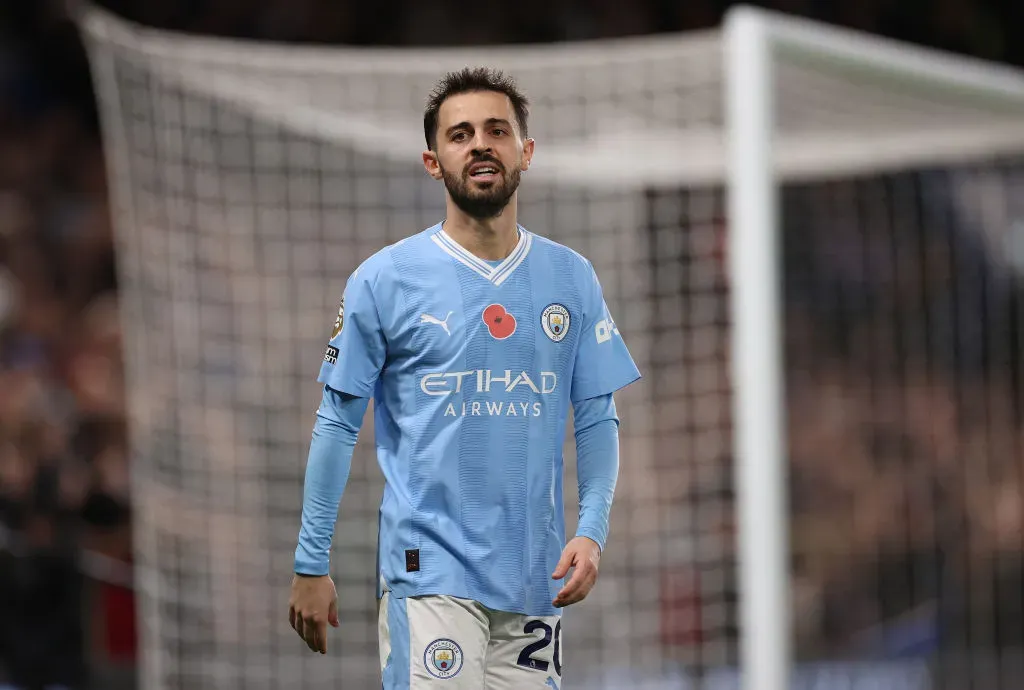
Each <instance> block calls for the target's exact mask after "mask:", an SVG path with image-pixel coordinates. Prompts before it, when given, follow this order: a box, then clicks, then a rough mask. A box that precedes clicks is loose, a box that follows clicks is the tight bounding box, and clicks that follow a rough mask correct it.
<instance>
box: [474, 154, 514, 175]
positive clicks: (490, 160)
mask: <svg viewBox="0 0 1024 690" xmlns="http://www.w3.org/2000/svg"><path fill="white" fill-rule="evenodd" d="M477 163H490V164H492V165H493V166H494V167H496V168H497V169H498V170H500V171H502V172H504V171H505V166H504V165H502V164H501V161H499V160H498V159H497V158H494V157H493V156H474V157H473V160H471V161H470V162H469V163H467V164H466V167H465V170H466V171H468V170H469V169H470V168H471V167H473V166H474V165H476V164H477Z"/></svg>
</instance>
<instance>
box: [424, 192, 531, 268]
mask: <svg viewBox="0 0 1024 690" xmlns="http://www.w3.org/2000/svg"><path fill="white" fill-rule="evenodd" d="M442 227H443V228H444V231H445V232H446V233H448V236H449V237H451V238H452V239H453V240H455V241H456V242H458V243H459V244H460V245H461V246H462V247H463V248H465V249H466V250H468V251H469V252H470V253H471V254H473V255H474V256H477V257H479V258H481V259H483V260H485V261H501V260H502V259H504V258H505V257H507V256H508V255H509V254H511V253H512V250H513V249H515V248H516V244H517V243H518V242H519V230H518V227H517V225H516V199H515V196H514V195H513V197H512V198H511V199H509V202H508V205H507V206H505V208H504V210H503V211H502V212H501V213H500V214H498V215H497V216H494V217H493V218H474V217H473V216H470V215H467V214H466V212H465V211H463V210H462V209H461V208H459V207H458V206H456V205H455V204H454V203H452V201H451V199H449V200H448V203H447V218H446V219H445V221H444V224H443V225H442Z"/></svg>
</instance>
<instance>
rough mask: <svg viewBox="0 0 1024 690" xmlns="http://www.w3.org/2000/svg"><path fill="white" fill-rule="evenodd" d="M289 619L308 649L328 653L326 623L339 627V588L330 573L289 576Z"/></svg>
mask: <svg viewBox="0 0 1024 690" xmlns="http://www.w3.org/2000/svg"><path fill="white" fill-rule="evenodd" d="M288 622H289V623H291V626H292V629H293V630H295V632H297V633H298V634H299V637H301V638H302V639H303V640H304V641H305V642H306V645H307V646H308V647H309V648H310V650H312V651H314V652H320V653H321V654H326V653H327V624H328V623H330V624H331V626H332V627H335V628H337V627H338V590H336V589H335V588H334V580H332V579H331V578H330V576H329V575H320V576H314V577H310V576H306V575H296V576H295V577H293V578H292V594H291V597H290V599H289V600H288Z"/></svg>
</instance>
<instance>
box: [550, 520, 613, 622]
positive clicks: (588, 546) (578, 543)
mask: <svg viewBox="0 0 1024 690" xmlns="http://www.w3.org/2000/svg"><path fill="white" fill-rule="evenodd" d="M600 562H601V547H600V546H598V545H597V542H596V541H594V540H593V539H591V538H590V537H574V538H573V539H571V540H570V541H569V543H568V544H566V545H565V549H564V550H563V551H562V557H561V558H560V559H559V560H558V565H557V566H555V572H553V573H552V574H551V577H552V579H555V580H561V579H562V578H563V577H565V576H566V575H567V574H568V572H569V568H573V573H572V577H571V578H569V581H568V582H566V583H565V586H564V587H562V589H561V591H559V592H558V596H556V597H555V600H554V601H553V602H551V603H552V604H554V605H555V606H558V607H559V608H561V607H562V606H568V605H570V604H575V603H576V602H578V601H583V600H584V599H586V597H587V595H588V594H590V590H592V589H593V588H594V584H595V583H596V582H597V566H598V564H599V563H600Z"/></svg>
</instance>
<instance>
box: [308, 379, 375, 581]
mask: <svg viewBox="0 0 1024 690" xmlns="http://www.w3.org/2000/svg"><path fill="white" fill-rule="evenodd" d="M368 404H369V400H368V399H367V398H357V397H352V396H347V395H342V394H341V393H338V392H337V391H335V390H333V389H331V388H327V387H324V394H323V399H322V401H321V403H320V409H318V410H317V415H316V423H315V424H314V426H313V438H312V441H311V442H310V445H309V460H308V462H307V464H306V478H305V484H304V487H303V497H302V525H301V527H300V529H299V543H298V546H297V547H296V549H295V572H296V573H300V574H303V575H326V574H327V572H328V569H329V566H330V553H331V540H332V539H333V537H334V525H335V523H336V522H337V520H338V506H339V505H340V503H341V497H342V494H343V493H344V491H345V484H346V483H347V482H348V476H349V471H350V470H351V467H352V451H353V449H354V448H355V444H356V437H357V436H358V435H359V427H360V426H361V425H362V421H363V415H364V414H365V413H366V407H367V405H368Z"/></svg>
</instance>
